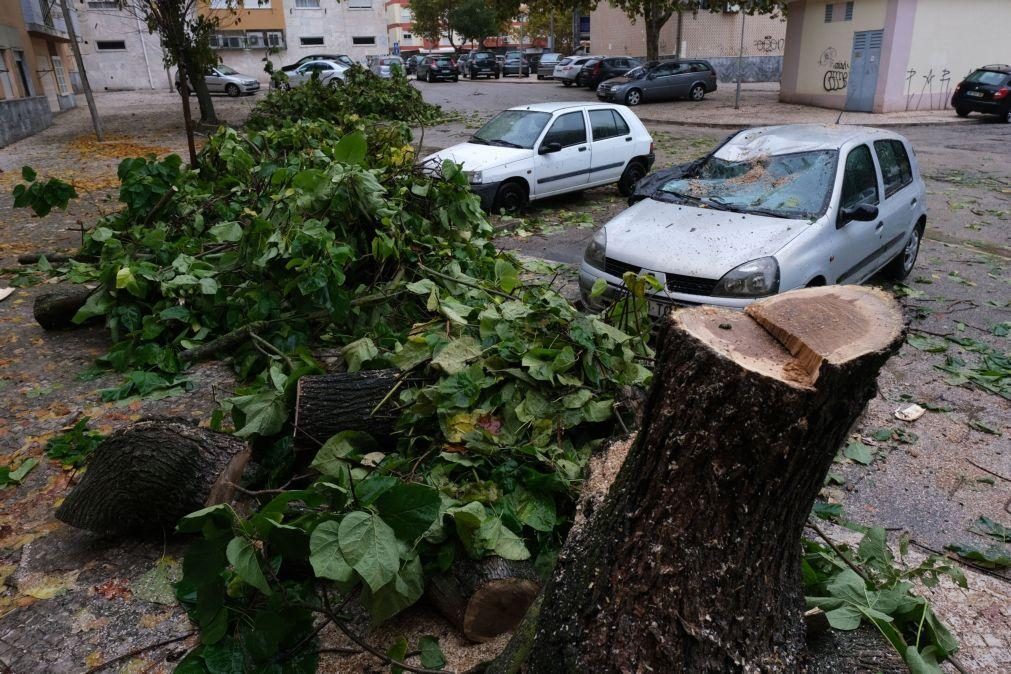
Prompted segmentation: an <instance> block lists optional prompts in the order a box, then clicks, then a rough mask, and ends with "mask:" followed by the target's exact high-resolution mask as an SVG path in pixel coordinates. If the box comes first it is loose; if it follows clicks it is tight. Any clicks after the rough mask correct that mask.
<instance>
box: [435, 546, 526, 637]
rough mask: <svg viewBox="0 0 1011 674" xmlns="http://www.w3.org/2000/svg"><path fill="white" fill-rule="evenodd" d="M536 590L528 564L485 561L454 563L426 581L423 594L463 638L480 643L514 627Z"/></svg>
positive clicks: (521, 618) (495, 559) (496, 558)
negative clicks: (446, 570) (446, 569)
mask: <svg viewBox="0 0 1011 674" xmlns="http://www.w3.org/2000/svg"><path fill="white" fill-rule="evenodd" d="M540 589H541V582H540V579H539V578H538V577H537V572H536V571H534V567H533V565H532V564H530V563H529V562H513V561H509V560H507V559H502V558H501V557H486V558H484V559H482V560H480V561H474V560H471V559H463V560H458V561H456V562H454V564H453V566H452V567H451V568H450V570H449V572H447V573H444V574H439V575H436V576H433V577H432V578H431V579H430V580H429V582H428V586H427V589H426V594H427V597H428V600H429V601H430V602H431V603H432V605H433V606H435V608H437V609H438V610H439V612H440V613H442V615H444V616H445V617H446V619H447V620H449V621H450V622H451V623H453V625H454V626H455V627H456V628H457V629H458V630H460V632H461V633H462V634H463V635H464V636H465V637H467V638H468V639H470V640H471V641H476V642H484V641H489V640H490V639H494V638H495V637H497V636H498V635H500V634H502V633H503V632H508V631H509V630H511V629H513V628H514V627H516V625H518V624H519V622H520V621H521V620H523V616H524V615H526V612H527V609H528V608H530V605H531V604H532V603H533V601H534V599H536V598H537V594H538V592H540Z"/></svg>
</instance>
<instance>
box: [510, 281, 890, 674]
mask: <svg viewBox="0 0 1011 674" xmlns="http://www.w3.org/2000/svg"><path fill="white" fill-rule="evenodd" d="M902 336H903V322H902V316H901V312H900V310H899V308H898V306H897V305H896V303H895V302H894V300H892V299H891V298H890V297H889V296H888V295H886V294H885V293H883V292H881V291H878V290H874V289H870V288H864V287H859V286H829V287H823V288H811V289H805V290H799V291H794V292H789V293H784V294H782V295H777V296H774V297H771V298H768V299H766V300H762V301H760V302H757V303H755V304H752V305H751V306H750V307H748V309H747V311H746V312H744V313H740V312H733V311H729V310H723V309H715V308H710V307H698V308H694V309H687V310H681V311H678V312H675V313H673V314H672V315H671V316H670V317H669V318H668V319H667V321H666V324H665V326H664V333H663V337H662V343H661V345H660V349H659V356H658V360H657V367H656V370H655V372H654V385H653V389H652V391H651V392H650V396H649V400H648V402H647V406H646V414H645V422H644V426H643V428H642V429H641V430H640V431H639V434H638V436H637V438H636V440H635V443H634V445H633V446H632V448H631V449H630V450H629V454H628V457H627V459H626V460H625V462H624V464H623V465H622V468H621V470H620V472H619V473H618V476H617V478H616V480H615V482H614V484H613V485H612V487H611V489H610V491H609V492H608V496H607V498H606V499H605V501H604V503H603V504H602V505H601V506H600V507H599V508H598V509H597V510H596V512H595V513H594V514H593V516H592V517H591V518H590V519H589V520H588V521H587V522H586V523H585V524H584V525H583V526H581V527H577V528H574V529H573V531H572V532H571V533H570V535H569V539H568V540H567V542H566V545H565V547H564V549H563V551H562V554H561V556H560V557H559V563H558V566H557V567H556V569H555V572H554V575H553V577H552V579H551V581H550V582H549V584H548V586H547V588H546V589H545V595H544V599H543V603H542V606H541V608H540V614H539V616H538V622H537V628H536V632H535V637H534V643H533V647H532V650H531V651H530V655H529V657H528V658H527V659H526V665H527V669H526V671H528V672H532V673H540V672H551V673H555V672H562V671H565V672H595V673H597V672H618V671H621V672H629V671H631V672H647V671H653V672H745V671H748V672H757V671H763V672H767V671H799V670H801V669H802V668H803V666H804V659H805V652H804V644H805V639H804V637H805V635H804V623H803V611H804V602H803V596H802V583H801V574H800V546H799V541H800V538H801V533H802V529H803V527H804V523H805V521H806V519H807V517H808V514H809V513H810V511H811V507H812V505H813V503H814V499H815V497H816V495H817V494H818V491H819V489H820V488H821V486H822V484H823V482H824V479H825V476H826V474H827V472H828V470H829V467H830V466H831V464H832V459H833V457H834V456H835V454H836V452H837V450H838V448H839V446H840V445H841V443H842V442H843V440H844V439H845V437H846V435H847V433H848V431H849V429H850V426H851V425H852V423H853V422H854V420H855V419H856V418H857V416H858V415H859V414H860V412H861V411H862V410H863V408H864V405H865V404H866V402H867V400H868V399H869V398H870V397H871V396H873V395H874V392H875V379H876V377H877V374H878V371H879V369H880V368H881V366H882V365H883V364H884V362H885V361H886V360H887V359H888V357H889V356H890V355H891V354H892V353H893V352H894V351H895V350H896V349H897V348H898V347H899V345H900V344H901V342H902Z"/></svg>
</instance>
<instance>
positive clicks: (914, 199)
mask: <svg viewBox="0 0 1011 674" xmlns="http://www.w3.org/2000/svg"><path fill="white" fill-rule="evenodd" d="M916 204H917V201H916V197H913V200H912V201H910V202H909V205H910V206H915V205H916Z"/></svg>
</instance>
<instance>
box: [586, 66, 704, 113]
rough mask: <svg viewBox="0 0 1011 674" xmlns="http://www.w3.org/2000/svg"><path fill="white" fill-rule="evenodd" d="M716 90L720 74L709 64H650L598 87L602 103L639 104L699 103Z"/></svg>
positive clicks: (598, 95)
mask: <svg viewBox="0 0 1011 674" xmlns="http://www.w3.org/2000/svg"><path fill="white" fill-rule="evenodd" d="M714 91H716V71H715V70H713V67H712V66H711V65H709V62H708V61H650V62H648V63H646V64H644V65H642V66H640V67H638V68H634V69H633V70H631V71H629V72H628V73H627V74H626V75H624V76H623V77H613V78H611V79H609V80H605V81H604V82H601V84H600V86H598V87H597V97H598V98H599V99H600V100H602V101H616V102H620V103H624V104H625V105H639V104H640V103H642V102H644V101H651V102H652V101H669V100H673V99H676V98H687V99H689V100H692V101H695V102H698V101H701V100H702V99H703V98H705V97H706V94H708V93H712V92H714Z"/></svg>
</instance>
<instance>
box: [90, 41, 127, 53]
mask: <svg viewBox="0 0 1011 674" xmlns="http://www.w3.org/2000/svg"><path fill="white" fill-rule="evenodd" d="M95 49H97V50H98V51H126V42H125V41H123V40H95Z"/></svg>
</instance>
